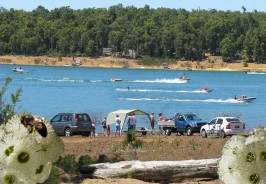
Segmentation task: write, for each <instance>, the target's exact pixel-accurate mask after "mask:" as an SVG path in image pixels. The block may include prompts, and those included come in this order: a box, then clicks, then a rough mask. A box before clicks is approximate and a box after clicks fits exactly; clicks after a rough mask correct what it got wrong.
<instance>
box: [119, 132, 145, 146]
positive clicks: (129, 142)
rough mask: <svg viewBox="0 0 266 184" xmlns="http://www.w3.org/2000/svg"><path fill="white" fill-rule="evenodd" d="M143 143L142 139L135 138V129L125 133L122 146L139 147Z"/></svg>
mask: <svg viewBox="0 0 266 184" xmlns="http://www.w3.org/2000/svg"><path fill="white" fill-rule="evenodd" d="M142 145H143V141H142V140H137V139H136V131H129V132H127V134H126V140H124V141H123V142H122V147H123V148H125V147H126V146H129V147H133V148H140V147H142Z"/></svg>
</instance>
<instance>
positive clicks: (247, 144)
mask: <svg viewBox="0 0 266 184" xmlns="http://www.w3.org/2000/svg"><path fill="white" fill-rule="evenodd" d="M265 136H266V130H265V128H258V129H255V131H254V132H250V133H249V136H248V137H247V138H244V137H243V136H233V137H231V139H230V140H229V141H228V142H227V143H226V144H225V146H224V149H223V155H222V157H221V159H220V161H219V165H218V173H219V176H220V179H221V180H222V181H223V182H224V183H225V184H231V183H234V184H246V183H247V184H259V183H261V184H264V183H266V175H265V172H266V140H265Z"/></svg>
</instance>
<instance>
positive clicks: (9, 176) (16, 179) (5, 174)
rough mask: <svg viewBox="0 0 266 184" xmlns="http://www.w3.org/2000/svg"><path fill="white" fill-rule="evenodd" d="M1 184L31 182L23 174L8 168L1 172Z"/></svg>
mask: <svg viewBox="0 0 266 184" xmlns="http://www.w3.org/2000/svg"><path fill="white" fill-rule="evenodd" d="M0 183H3V184H29V183H30V181H29V180H28V179H27V178H25V177H23V176H22V175H21V174H19V173H17V172H15V171H12V170H9V169H7V168H5V169H3V170H1V172H0Z"/></svg>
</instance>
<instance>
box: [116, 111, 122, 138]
mask: <svg viewBox="0 0 266 184" xmlns="http://www.w3.org/2000/svg"><path fill="white" fill-rule="evenodd" d="M120 124H121V119H120V117H119V115H118V114H117V115H116V117H115V137H116V134H118V136H119V137H120Z"/></svg>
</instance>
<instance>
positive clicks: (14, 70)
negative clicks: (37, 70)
mask: <svg viewBox="0 0 266 184" xmlns="http://www.w3.org/2000/svg"><path fill="white" fill-rule="evenodd" d="M12 70H13V72H16V73H23V72H24V70H23V68H21V67H19V68H13V69H12Z"/></svg>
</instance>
